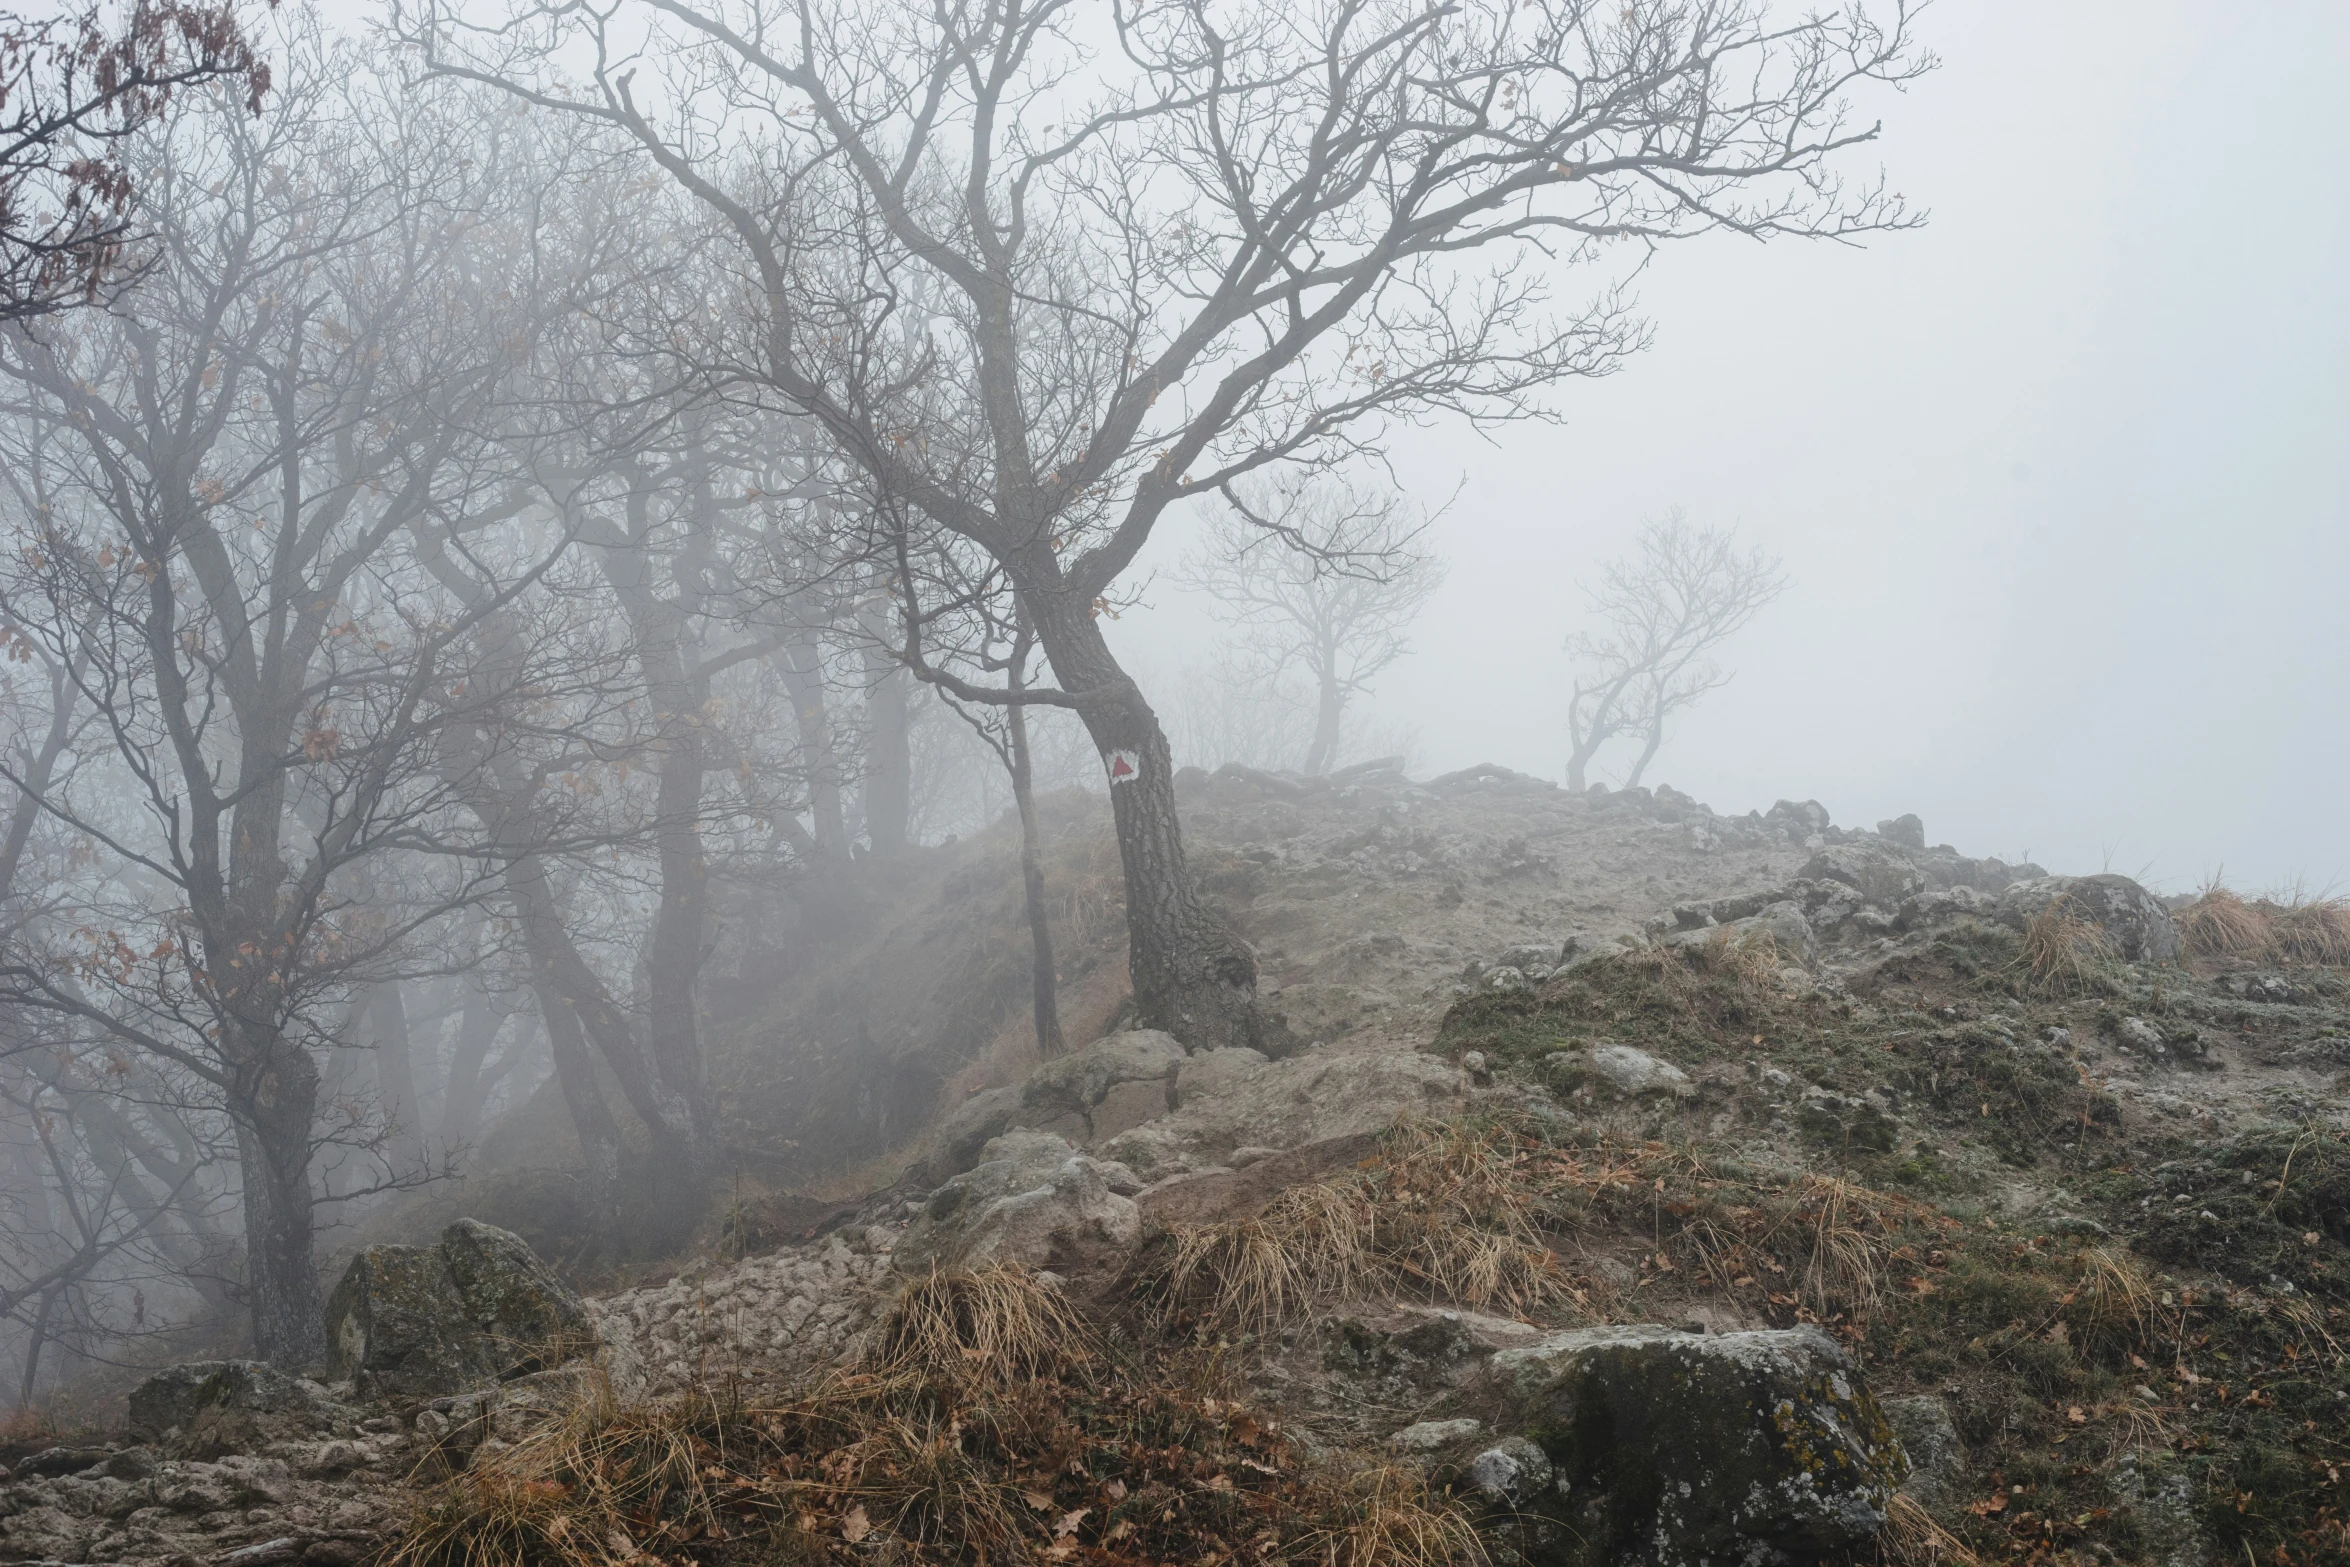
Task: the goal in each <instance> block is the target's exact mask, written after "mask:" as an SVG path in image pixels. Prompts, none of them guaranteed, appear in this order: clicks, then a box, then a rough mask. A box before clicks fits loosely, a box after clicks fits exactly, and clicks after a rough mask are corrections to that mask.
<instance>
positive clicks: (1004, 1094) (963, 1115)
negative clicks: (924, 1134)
mask: <svg viewBox="0 0 2350 1567" xmlns="http://www.w3.org/2000/svg"><path fill="white" fill-rule="evenodd" d="M1021 1098H1022V1096H1021V1091H1020V1085H1019V1084H1017V1083H1014V1084H1012V1085H1010V1086H1008V1087H1004V1088H990V1089H986V1090H984V1091H983V1092H980V1093H976V1094H973V1095H972V1096H971V1097H970V1098H968V1099H966V1100H964V1101H963V1102H962V1103H961V1104H959V1105H957V1106H955V1108H954V1109H953V1110H951V1111H949V1112H948V1113H947V1115H946V1117H945V1118H944V1119H943V1120H941V1121H940V1122H939V1123H938V1130H937V1131H935V1132H933V1133H932V1134H931V1138H930V1153H929V1156H928V1157H927V1158H926V1159H925V1160H924V1161H923V1166H922V1168H923V1173H924V1174H925V1175H927V1176H928V1178H929V1180H930V1182H931V1184H932V1185H937V1184H939V1183H941V1182H944V1181H948V1180H951V1179H953V1178H954V1177H955V1176H958V1175H961V1174H962V1173H963V1172H964V1171H965V1170H968V1169H970V1168H971V1167H972V1166H973V1165H975V1164H977V1163H978V1162H979V1151H980V1150H981V1149H982V1148H985V1147H986V1146H987V1145H988V1143H989V1142H991V1141H992V1140H994V1139H995V1138H998V1137H1001V1136H1002V1135H1003V1134H1004V1133H1005V1132H1006V1131H1007V1130H1009V1129H1010V1128H1011V1125H1012V1120H1013V1118H1014V1117H1015V1116H1017V1115H1018V1114H1019V1113H1020V1107H1021Z"/></svg>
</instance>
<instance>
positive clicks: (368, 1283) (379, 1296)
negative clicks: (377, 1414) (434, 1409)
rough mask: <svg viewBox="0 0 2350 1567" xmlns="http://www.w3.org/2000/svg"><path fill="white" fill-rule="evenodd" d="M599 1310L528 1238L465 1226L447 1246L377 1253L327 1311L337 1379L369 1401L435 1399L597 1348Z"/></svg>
mask: <svg viewBox="0 0 2350 1567" xmlns="http://www.w3.org/2000/svg"><path fill="white" fill-rule="evenodd" d="M593 1337H594V1334H593V1328H592V1326H591V1324H590V1322H589V1319H588V1314H587V1308H586V1307H585V1306H583V1305H582V1304H581V1303H580V1299H579V1297H578V1296H577V1295H575V1294H574V1293H572V1291H571V1288H570V1286H568V1285H566V1284H565V1283H564V1282H563V1281H562V1280H561V1279H558V1278H557V1277H555V1275H554V1274H553V1273H552V1272H550V1271H549V1270H548V1269H547V1267H546V1265H545V1264H544V1263H542V1262H540V1261H539V1259H538V1258H537V1256H535V1255H534V1254H533V1253H532V1252H531V1249H530V1248H529V1247H528V1246H527V1245H525V1244H524V1243H523V1241H522V1239H521V1237H519V1236H517V1235H513V1234H511V1233H509V1232H507V1231H505V1230H501V1229H498V1228H497V1227H496V1226H494V1225H488V1224H483V1223H480V1222H479V1221H478V1220H474V1219H459V1220H458V1221H457V1222H456V1223H455V1224H452V1225H450V1226H449V1228H448V1229H447V1230H445V1231H443V1232H442V1235H441V1242H440V1244H439V1245H438V1246H370V1247H368V1248H367V1249H366V1250H364V1251H362V1252H360V1253H359V1255H358V1256H356V1257H354V1258H352V1259H351V1265H350V1266H349V1267H348V1268H347V1269H345V1270H344V1273H343V1277H342V1281H341V1282H340V1283H338V1284H337V1285H336V1286H335V1289H334V1293H333V1295H331V1296H330V1297H328V1300H327V1306H326V1339H327V1375H328V1376H329V1378H331V1379H333V1380H336V1381H345V1380H347V1381H350V1382H352V1383H353V1384H354V1385H355V1386H356V1387H357V1388H358V1389H359V1391H360V1393H361V1395H362V1396H375V1395H380V1394H402V1395H407V1396H413V1397H427V1398H429V1397H433V1396H436V1395H439V1394H447V1393H455V1392H459V1391H461V1390H462V1389H464V1388H467V1387H470V1386H472V1385H474V1384H476V1383H479V1382H483V1381H489V1380H494V1379H496V1378H498V1377H500V1376H505V1375H514V1374H518V1373H521V1372H527V1371H534V1370H538V1369H540V1368H541V1367H544V1366H547V1365H551V1364H553V1363H555V1362H556V1361H559V1360H563V1359H566V1358H568V1357H570V1356H572V1355H575V1354H578V1353H581V1352H582V1351H584V1350H586V1349H587V1348H588V1347H589V1346H590V1345H591V1344H592V1342H593Z"/></svg>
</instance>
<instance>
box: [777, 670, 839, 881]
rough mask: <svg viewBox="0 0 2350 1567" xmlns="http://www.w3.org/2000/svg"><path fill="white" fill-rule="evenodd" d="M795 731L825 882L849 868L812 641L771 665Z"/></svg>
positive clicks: (834, 753) (834, 754) (828, 720)
mask: <svg viewBox="0 0 2350 1567" xmlns="http://www.w3.org/2000/svg"><path fill="white" fill-rule="evenodd" d="M775 664H776V669H777V671H778V672H779V673H780V674H781V675H782V676H783V689H784V694H785V696H786V697H788V698H789V699H790V701H791V705H792V718H793V720H794V722H795V723H797V725H798V727H799V739H800V754H801V756H802V757H803V758H805V760H804V762H803V764H802V765H803V766H804V767H805V769H806V771H807V777H808V815H809V818H810V820H811V822H812V824H813V826H814V828H815V838H816V855H817V860H818V865H817V869H818V872H819V873H820V874H821V875H824V876H825V877H827V878H828V879H829V878H831V877H834V876H837V875H838V874H839V873H840V872H842V871H843V870H845V869H846V868H847V866H848V864H849V832H848V821H847V819H846V817H845V816H844V815H843V813H842V809H841V787H840V752H839V750H838V748H837V747H836V746H835V745H834V743H833V737H832V716H831V713H830V712H829V711H828V710H827V707H826V704H825V700H824V668H823V659H822V656H821V650H820V649H819V648H818V647H817V645H816V643H815V641H814V639H812V638H802V639H800V640H798V641H795V642H793V643H791V644H790V645H789V646H787V647H786V648H784V650H783V651H782V653H781V654H779V655H778V656H777V658H776V660H775Z"/></svg>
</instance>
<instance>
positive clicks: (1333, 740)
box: [1305, 673, 1346, 778]
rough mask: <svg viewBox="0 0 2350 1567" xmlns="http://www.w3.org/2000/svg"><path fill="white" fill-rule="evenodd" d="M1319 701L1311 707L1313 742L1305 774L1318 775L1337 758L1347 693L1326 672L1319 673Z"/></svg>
mask: <svg viewBox="0 0 2350 1567" xmlns="http://www.w3.org/2000/svg"><path fill="white" fill-rule="evenodd" d="M1321 683H1322V691H1321V700H1320V701H1319V702H1318V703H1317V704H1316V705H1315V709H1314V743H1313V744H1312V745H1311V746H1309V747H1307V748H1306V766H1305V770H1306V774H1307V776H1309V777H1313V778H1319V777H1321V776H1322V775H1323V774H1324V773H1326V772H1328V771H1330V764H1331V763H1333V762H1335V761H1337V760H1338V720H1339V716H1340V715H1341V714H1342V713H1344V712H1345V711H1346V693H1345V692H1344V691H1342V690H1340V689H1339V685H1338V681H1337V680H1336V679H1335V678H1334V677H1332V676H1331V675H1329V674H1327V673H1325V674H1324V675H1323V676H1322V682H1321Z"/></svg>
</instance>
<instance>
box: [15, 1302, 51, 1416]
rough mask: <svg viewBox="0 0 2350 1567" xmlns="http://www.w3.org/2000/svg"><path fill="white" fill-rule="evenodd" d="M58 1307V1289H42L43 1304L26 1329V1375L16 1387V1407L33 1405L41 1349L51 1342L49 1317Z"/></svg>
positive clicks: (27, 1407) (30, 1406)
mask: <svg viewBox="0 0 2350 1567" xmlns="http://www.w3.org/2000/svg"><path fill="white" fill-rule="evenodd" d="M56 1308H57V1291H56V1290H54V1289H45V1290H43V1291H41V1304H40V1307H39V1309H38V1310H36V1311H35V1312H34V1314H33V1321H32V1326H31V1327H30V1328H28V1329H27V1330H26V1334H25V1346H24V1375H23V1377H22V1378H21V1379H19V1381H18V1383H17V1388H16V1407H17V1408H19V1409H30V1408H32V1407H33V1393H34V1391H35V1389H36V1388H37V1387H38V1386H39V1384H40V1380H41V1349H42V1347H43V1346H44V1345H46V1344H47V1343H48V1342H49V1318H50V1316H51V1315H52V1314H53V1313H54V1312H55V1311H56Z"/></svg>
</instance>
